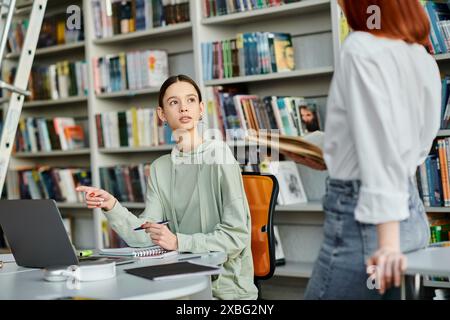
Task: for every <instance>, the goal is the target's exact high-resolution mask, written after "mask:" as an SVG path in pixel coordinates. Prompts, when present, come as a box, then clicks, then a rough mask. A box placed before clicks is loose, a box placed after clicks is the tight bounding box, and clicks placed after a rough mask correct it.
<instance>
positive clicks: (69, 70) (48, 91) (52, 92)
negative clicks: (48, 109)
mask: <svg viewBox="0 0 450 320" xmlns="http://www.w3.org/2000/svg"><path fill="white" fill-rule="evenodd" d="M16 71H17V68H16V67H13V68H11V69H9V70H7V71H6V75H5V77H6V78H7V79H8V81H9V83H13V82H14V77H15V74H16ZM88 87H89V84H88V73H87V64H86V62H85V61H74V62H69V61H61V62H57V63H56V64H51V65H48V66H39V65H36V66H34V67H33V68H32V70H31V75H30V80H29V83H28V88H29V89H30V91H31V96H30V97H29V101H34V100H57V99H61V98H68V97H75V96H87V93H88Z"/></svg>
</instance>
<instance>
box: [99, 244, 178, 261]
mask: <svg viewBox="0 0 450 320" xmlns="http://www.w3.org/2000/svg"><path fill="white" fill-rule="evenodd" d="M99 253H100V255H102V256H120V257H134V258H165V257H169V256H173V255H176V254H177V253H178V252H177V251H168V250H165V249H163V248H161V247H160V246H151V247H146V248H131V247H126V248H117V249H101V250H100V252H99Z"/></svg>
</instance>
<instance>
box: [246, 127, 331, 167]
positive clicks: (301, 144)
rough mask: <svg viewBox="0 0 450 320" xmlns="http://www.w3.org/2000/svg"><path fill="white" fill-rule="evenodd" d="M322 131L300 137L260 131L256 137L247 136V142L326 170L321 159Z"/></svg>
mask: <svg viewBox="0 0 450 320" xmlns="http://www.w3.org/2000/svg"><path fill="white" fill-rule="evenodd" d="M323 138H324V133H323V132H322V131H315V132H312V133H309V134H307V135H305V136H302V137H296V136H285V135H280V134H277V133H273V132H269V131H264V130H261V131H260V132H258V133H257V134H256V135H251V134H250V135H248V136H247V137H246V139H247V140H249V141H252V142H257V143H258V144H261V145H267V146H269V147H271V148H272V149H277V150H279V151H280V152H281V153H284V154H286V155H288V156H291V155H292V156H295V161H296V162H298V163H301V164H304V165H306V166H309V167H314V168H316V167H320V168H322V169H325V168H326V165H325V160H324V158H323V152H322V148H323Z"/></svg>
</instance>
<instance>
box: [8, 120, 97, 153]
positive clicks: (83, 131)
mask: <svg viewBox="0 0 450 320" xmlns="http://www.w3.org/2000/svg"><path fill="white" fill-rule="evenodd" d="M87 137H88V120H87V119H75V118H70V117H57V118H53V119H46V118H34V117H29V118H21V119H20V121H19V126H18V130H17V133H16V140H15V144H14V151H15V152H38V151H47V152H48V151H55V150H75V149H82V148H86V147H88V145H89V144H88V140H87Z"/></svg>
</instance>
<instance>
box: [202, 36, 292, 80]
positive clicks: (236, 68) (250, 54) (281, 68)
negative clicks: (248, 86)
mask: <svg viewBox="0 0 450 320" xmlns="http://www.w3.org/2000/svg"><path fill="white" fill-rule="evenodd" d="M202 57H203V59H202V61H203V78H204V79H205V80H212V79H224V78H232V77H237V76H249V75H258V74H267V73H274V72H285V71H292V70H294V69H295V57H294V47H293V45H292V37H291V35H290V34H288V33H273V32H252V33H240V34H238V35H237V36H236V38H235V39H229V40H223V41H215V42H208V43H202Z"/></svg>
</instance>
